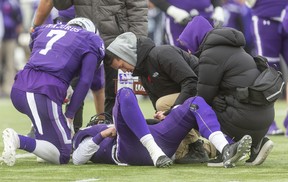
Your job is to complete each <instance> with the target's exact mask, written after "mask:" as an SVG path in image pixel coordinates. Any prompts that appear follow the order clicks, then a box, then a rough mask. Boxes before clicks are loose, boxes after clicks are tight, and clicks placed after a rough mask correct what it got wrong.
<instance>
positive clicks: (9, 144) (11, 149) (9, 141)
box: [2, 128, 16, 166]
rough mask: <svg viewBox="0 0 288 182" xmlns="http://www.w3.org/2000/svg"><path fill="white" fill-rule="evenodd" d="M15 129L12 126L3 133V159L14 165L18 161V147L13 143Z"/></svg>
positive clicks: (9, 164)
mask: <svg viewBox="0 0 288 182" xmlns="http://www.w3.org/2000/svg"><path fill="white" fill-rule="evenodd" d="M15 134H16V133H15V131H14V130H12V129H11V128H7V129H5V130H4V131H3V133H2V138H3V143H4V150H3V153H2V159H3V161H4V162H5V163H6V164H7V165H8V166H13V165H14V164H15V162H16V147H15V144H14V143H13V137H15Z"/></svg>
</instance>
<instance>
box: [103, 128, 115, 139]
mask: <svg viewBox="0 0 288 182" xmlns="http://www.w3.org/2000/svg"><path fill="white" fill-rule="evenodd" d="M116 134H117V132H116V128H115V126H112V127H109V128H107V129H106V130H103V131H101V136H102V137H103V138H107V137H111V138H113V137H115V136H116Z"/></svg>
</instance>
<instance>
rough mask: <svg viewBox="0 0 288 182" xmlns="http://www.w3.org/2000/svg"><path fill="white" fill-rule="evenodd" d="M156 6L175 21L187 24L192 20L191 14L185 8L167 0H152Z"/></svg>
mask: <svg viewBox="0 0 288 182" xmlns="http://www.w3.org/2000/svg"><path fill="white" fill-rule="evenodd" d="M150 1H151V2H152V3H153V4H154V5H155V6H156V7H158V8H159V9H160V10H162V11H164V12H165V13H167V14H168V15H169V16H171V17H172V18H173V19H174V21H175V23H179V24H181V25H186V24H187V23H188V22H189V21H190V20H191V15H190V13H189V12H187V11H185V10H184V9H181V8H178V7H176V6H173V5H171V4H170V3H168V2H167V1H166V0H150Z"/></svg>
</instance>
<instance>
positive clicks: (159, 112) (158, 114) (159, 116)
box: [153, 111, 166, 121]
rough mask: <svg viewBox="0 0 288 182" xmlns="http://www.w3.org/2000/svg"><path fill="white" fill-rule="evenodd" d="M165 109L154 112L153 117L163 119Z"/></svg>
mask: <svg viewBox="0 0 288 182" xmlns="http://www.w3.org/2000/svg"><path fill="white" fill-rule="evenodd" d="M164 113H165V111H157V112H156V113H155V114H154V116H153V117H154V119H158V120H160V121H162V120H163V119H165V117H166V116H165V115H164Z"/></svg>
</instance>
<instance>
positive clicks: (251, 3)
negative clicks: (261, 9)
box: [245, 0, 256, 8]
mask: <svg viewBox="0 0 288 182" xmlns="http://www.w3.org/2000/svg"><path fill="white" fill-rule="evenodd" d="M255 3H256V0H245V4H246V6H248V7H249V8H253V7H254V5H255Z"/></svg>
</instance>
